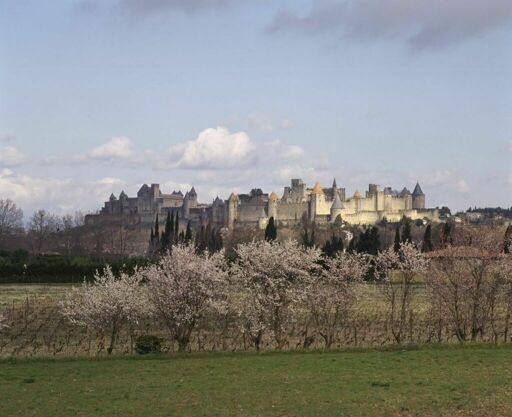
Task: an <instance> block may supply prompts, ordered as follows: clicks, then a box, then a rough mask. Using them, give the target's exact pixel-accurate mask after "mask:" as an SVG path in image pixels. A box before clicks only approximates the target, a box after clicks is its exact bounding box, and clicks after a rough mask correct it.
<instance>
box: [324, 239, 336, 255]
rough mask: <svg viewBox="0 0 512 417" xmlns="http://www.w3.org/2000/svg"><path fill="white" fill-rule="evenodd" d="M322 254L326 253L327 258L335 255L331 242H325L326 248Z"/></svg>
mask: <svg viewBox="0 0 512 417" xmlns="http://www.w3.org/2000/svg"><path fill="white" fill-rule="evenodd" d="M322 252H323V253H324V255H325V256H328V257H329V258H331V257H332V255H333V250H332V246H331V241H330V240H328V241H327V242H325V245H324V247H323V248H322Z"/></svg>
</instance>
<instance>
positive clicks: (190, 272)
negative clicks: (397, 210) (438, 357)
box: [61, 229, 512, 353]
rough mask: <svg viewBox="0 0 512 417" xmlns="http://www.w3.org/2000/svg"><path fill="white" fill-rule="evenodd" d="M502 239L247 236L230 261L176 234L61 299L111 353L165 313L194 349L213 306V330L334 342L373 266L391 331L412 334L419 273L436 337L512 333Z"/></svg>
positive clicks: (269, 342)
mask: <svg viewBox="0 0 512 417" xmlns="http://www.w3.org/2000/svg"><path fill="white" fill-rule="evenodd" d="M501 239H502V236H498V234H496V233H495V231H494V230H493V231H489V233H482V231H481V230H479V231H477V232H475V231H474V230H471V229H469V230H465V231H464V233H459V234H458V235H457V236H454V237H453V243H450V244H447V246H446V247H445V248H444V249H441V250H439V251H435V252H432V253H425V252H422V251H421V248H419V247H417V246H416V245H415V244H413V243H411V242H407V241H406V242H400V244H399V246H398V247H397V248H396V247H390V248H388V249H386V250H383V251H379V252H378V253H377V255H369V254H364V253H357V252H347V251H346V252H338V253H337V254H336V255H335V256H332V257H329V256H325V255H323V254H322V251H321V250H320V249H318V248H316V247H312V248H306V247H304V245H303V244H301V243H298V242H296V241H292V240H287V241H284V242H278V241H276V240H262V241H253V242H250V243H245V244H241V245H239V246H238V247H237V250H236V254H237V256H236V258H235V260H234V262H231V263H229V262H227V261H226V258H225V256H224V254H223V252H222V251H219V252H216V253H210V252H208V251H204V252H198V251H197V249H196V247H195V246H194V245H192V244H189V245H185V244H177V245H175V246H173V248H172V251H169V252H167V253H165V254H163V255H161V256H160V257H159V259H158V261H157V262H156V263H154V264H151V265H148V266H147V267H143V268H138V269H137V270H135V271H134V272H133V273H132V274H126V273H122V274H121V275H120V276H119V277H116V276H115V274H114V273H113V272H112V271H111V270H110V269H108V268H107V269H106V270H105V271H104V272H102V273H99V274H97V275H96V277H95V280H94V282H92V283H84V284H83V286H82V287H78V288H73V289H72V290H71V291H70V292H69V294H68V295H67V297H66V299H65V300H64V301H63V302H62V307H61V308H62V310H61V311H62V313H63V314H64V316H65V317H67V319H68V320H70V322H72V323H73V324H74V325H77V326H84V327H87V328H89V329H93V330H94V331H96V332H98V333H101V334H104V335H107V336H108V340H109V343H108V352H109V353H112V352H113V351H114V350H115V347H116V341H117V339H118V337H119V334H120V332H121V331H123V329H124V330H125V331H129V332H135V331H136V330H135V329H137V328H139V329H140V327H139V326H140V325H141V323H144V322H146V323H147V320H149V321H152V320H154V321H158V322H159V323H162V325H163V326H164V328H165V329H166V330H167V335H168V340H169V343H170V344H171V345H173V344H175V345H176V346H177V348H178V350H179V351H186V350H189V349H190V344H191V341H192V339H193V335H194V334H195V332H196V331H198V329H199V328H203V329H204V328H205V327H204V326H202V324H204V322H205V321H208V320H210V319H211V317H217V320H215V321H213V322H211V321H209V325H207V326H206V328H208V329H209V332H210V333H214V334H216V335H217V336H218V337H219V338H222V335H223V334H226V332H228V330H229V331H231V332H233V331H234V332H239V334H241V335H242V336H243V338H244V341H246V342H247V343H248V346H252V348H254V349H256V350H260V349H261V348H263V347H264V346H271V347H273V348H277V349H285V348H289V347H290V343H292V340H291V339H292V338H294V343H295V344H294V345H295V346H299V344H300V346H302V347H303V348H307V347H309V346H311V345H312V344H313V343H316V344H318V343H321V345H323V346H324V347H326V348H329V347H332V346H333V345H336V343H338V341H339V340H340V339H341V338H342V335H343V334H346V332H347V331H350V332H354V339H356V340H357V337H358V336H357V334H358V332H362V331H363V330H364V329H363V328H359V327H357V326H360V325H361V322H358V321H357V320H355V316H354V311H353V306H354V304H355V302H356V301H357V289H358V288H359V287H360V286H361V285H365V284H364V277H365V276H366V275H367V273H368V270H369V269H370V268H373V270H374V271H373V274H374V277H375V281H376V282H377V283H378V285H377V287H376V288H378V290H379V291H380V292H381V294H382V297H383V300H384V302H385V304H386V307H385V308H384V309H383V310H382V311H381V314H382V323H383V327H384V328H385V329H386V331H387V332H388V334H389V338H390V339H389V342H390V343H396V344H402V343H411V342H413V341H414V340H415V339H414V338H415V336H414V335H413V333H412V329H413V328H415V327H414V325H415V323H416V320H417V319H418V315H419V312H418V311H417V310H416V307H415V305H416V304H415V298H416V297H417V294H416V286H417V285H418V283H424V285H425V286H426V293H425V296H426V298H427V300H428V312H427V314H426V318H424V320H425V321H424V322H423V323H422V324H421V326H419V329H420V330H419V331H420V332H426V333H428V339H427V340H428V341H430V342H442V341H450V340H457V341H459V342H466V341H476V340H480V339H483V338H484V337H487V338H489V339H490V340H493V341H498V340H503V341H509V340H510V324H511V323H510V320H511V316H512V255H510V254H507V253H504V251H503V245H502V242H501ZM366 285H368V284H366ZM355 323H357V324H355ZM354 326H355V327H354ZM297 327H300V328H301V329H302V330H301V331H300V332H299V331H297V330H296V329H297ZM416 328H418V327H416ZM139 331H140V330H139ZM422 336H425V335H423V334H422ZM198 337H199V336H198ZM297 338H298V339H299V344H297V343H296V342H297Z"/></svg>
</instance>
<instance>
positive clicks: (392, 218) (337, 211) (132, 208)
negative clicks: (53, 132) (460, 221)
mask: <svg viewBox="0 0 512 417" xmlns="http://www.w3.org/2000/svg"><path fill="white" fill-rule="evenodd" d="M170 211H173V212H175V213H178V214H179V217H180V219H181V221H182V222H188V221H190V222H191V223H192V225H200V224H203V225H205V224H207V223H210V224H211V225H212V226H215V227H227V228H230V229H231V228H236V227H242V226H253V227H255V226H258V227H260V228H264V227H265V226H266V225H267V223H268V220H269V218H270V217H274V219H275V220H276V221H277V223H278V224H279V225H281V226H292V225H294V224H297V223H298V222H300V221H301V219H303V218H304V217H307V218H308V219H309V220H310V221H314V222H316V223H320V224H322V223H324V224H325V223H335V222H337V223H339V224H341V223H343V222H345V223H348V224H358V225H363V224H375V223H377V222H379V221H382V220H387V221H389V222H398V221H400V219H402V217H403V216H406V217H408V218H410V219H412V220H417V219H425V220H428V221H438V220H439V212H438V210H437V209H427V208H425V194H424V193H423V191H422V189H421V187H420V185H419V184H416V186H415V188H414V190H413V192H412V193H411V192H410V191H409V190H408V189H407V188H403V189H402V191H397V190H394V189H392V188H391V187H386V188H384V189H381V188H380V186H379V185H377V184H370V185H369V187H368V191H366V193H365V195H364V196H363V195H361V193H360V192H359V191H356V192H355V193H354V195H353V196H351V197H347V196H346V194H345V188H338V186H337V184H336V180H334V182H333V184H332V186H331V187H328V188H323V187H322V186H321V185H320V184H319V183H318V182H317V183H316V184H315V186H314V187H313V188H308V187H307V186H306V184H305V183H304V182H303V181H302V180H300V179H292V180H291V184H290V186H287V187H284V192H283V195H282V196H281V198H280V197H279V196H278V195H277V194H276V193H275V192H272V193H270V194H266V193H263V191H262V190H261V189H259V188H257V189H256V188H255V189H253V190H251V192H250V193H248V194H238V195H237V194H235V193H231V195H230V196H229V198H228V199H227V200H221V199H220V198H219V197H217V198H216V199H215V200H214V201H213V202H212V203H211V204H202V203H199V202H198V200H197V193H196V191H195V189H194V187H192V189H191V190H190V191H188V192H187V193H186V194H185V195H183V193H182V192H181V191H173V192H172V193H171V194H164V193H162V191H161V190H160V186H159V185H158V184H151V187H150V186H148V185H147V184H144V185H143V186H142V187H141V188H140V190H139V191H138V192H137V197H128V196H127V195H126V194H125V192H124V191H122V192H121V194H120V195H119V198H117V197H116V196H114V195H113V194H112V195H111V196H110V198H109V201H107V202H105V204H104V207H103V208H102V209H101V211H100V212H99V213H98V214H90V215H87V216H86V224H95V223H97V222H100V221H108V219H114V218H122V217H125V216H131V217H136V218H138V220H139V221H140V222H141V223H151V222H153V221H154V219H155V216H156V214H157V213H158V214H159V216H160V218H161V219H163V218H164V216H166V215H167V213H168V212H170Z"/></svg>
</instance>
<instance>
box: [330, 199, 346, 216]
mask: <svg viewBox="0 0 512 417" xmlns="http://www.w3.org/2000/svg"><path fill="white" fill-rule="evenodd" d="M344 208H345V207H344V206H343V203H342V202H341V199H340V196H339V195H338V194H336V195H335V197H334V201H333V203H332V206H331V223H334V222H335V221H336V219H337V218H338V216H341V213H342V212H343V209H344Z"/></svg>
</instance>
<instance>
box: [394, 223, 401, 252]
mask: <svg viewBox="0 0 512 417" xmlns="http://www.w3.org/2000/svg"><path fill="white" fill-rule="evenodd" d="M393 250H394V251H395V252H398V251H399V250H400V226H397V227H396V230H395V242H394V243H393Z"/></svg>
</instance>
